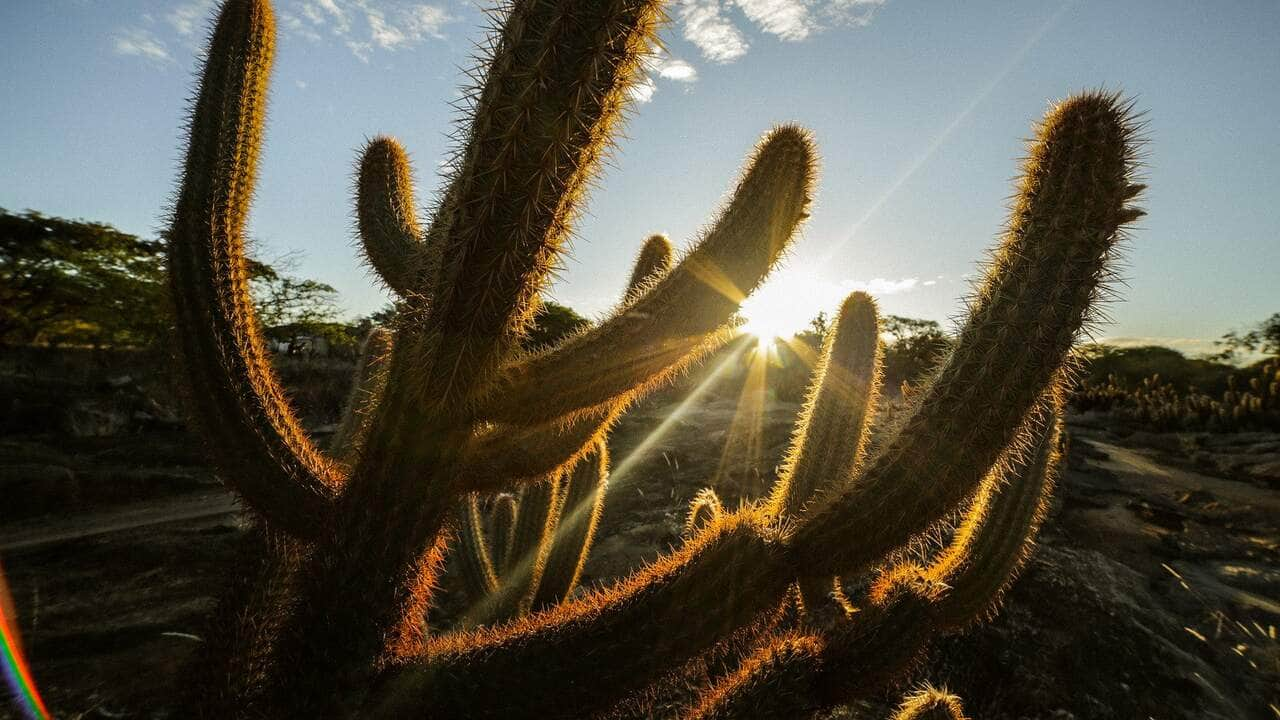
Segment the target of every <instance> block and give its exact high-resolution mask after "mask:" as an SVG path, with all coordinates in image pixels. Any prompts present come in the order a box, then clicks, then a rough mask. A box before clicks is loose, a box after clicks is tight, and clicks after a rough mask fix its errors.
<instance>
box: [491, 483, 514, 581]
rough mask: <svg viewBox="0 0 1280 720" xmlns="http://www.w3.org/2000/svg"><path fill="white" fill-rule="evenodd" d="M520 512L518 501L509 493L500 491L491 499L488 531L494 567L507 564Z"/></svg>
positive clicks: (502, 566)
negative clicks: (491, 505)
mask: <svg viewBox="0 0 1280 720" xmlns="http://www.w3.org/2000/svg"><path fill="white" fill-rule="evenodd" d="M519 514H520V503H519V501H518V500H517V499H516V496H515V495H512V494H511V493H500V494H498V496H497V497H495V498H494V499H493V509H492V510H491V511H490V512H489V531H490V533H491V537H492V542H491V543H490V545H489V547H490V549H491V550H492V560H493V567H494V568H504V567H506V566H507V558H509V557H511V552H512V546H513V545H514V544H515V530H516V520H517V519H518V518H519Z"/></svg>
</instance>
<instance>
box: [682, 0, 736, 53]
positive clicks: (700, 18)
mask: <svg viewBox="0 0 1280 720" xmlns="http://www.w3.org/2000/svg"><path fill="white" fill-rule="evenodd" d="M680 19H681V20H682V21H684V38H685V39H686V40H688V41H689V42H691V43H693V44H694V45H696V46H697V47H698V50H700V51H701V52H702V56H703V57H705V58H706V59H708V60H710V61H712V62H718V63H727V62H733V61H734V60H737V59H738V58H740V57H742V56H743V55H746V54H747V49H748V48H749V47H750V46H749V45H748V44H747V39H746V38H745V37H743V35H742V32H741V31H739V30H738V28H737V27H735V26H734V24H733V23H732V22H730V21H729V20H728V18H726V17H725V16H724V13H723V12H722V8H721V4H720V2H719V0H685V2H684V4H683V5H681V6H680Z"/></svg>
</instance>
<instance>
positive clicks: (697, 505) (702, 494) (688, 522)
mask: <svg viewBox="0 0 1280 720" xmlns="http://www.w3.org/2000/svg"><path fill="white" fill-rule="evenodd" d="M723 514H724V505H722V504H721V503H720V496H719V495H716V491H715V490H713V489H711V488H702V489H701V490H699V491H698V494H697V495H694V496H693V500H691V501H689V514H688V516H687V517H686V518H685V521H684V536H685V537H686V538H689V537H693V536H694V535H696V534H698V531H699V530H702V528H704V527H706V526H707V525H710V524H712V523H715V522H716V521H717V520H719V519H720V516H721V515H723Z"/></svg>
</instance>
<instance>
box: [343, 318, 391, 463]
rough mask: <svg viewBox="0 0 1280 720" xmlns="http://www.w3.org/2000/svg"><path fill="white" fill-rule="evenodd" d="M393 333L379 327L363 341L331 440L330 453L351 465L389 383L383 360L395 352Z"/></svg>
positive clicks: (370, 332)
mask: <svg viewBox="0 0 1280 720" xmlns="http://www.w3.org/2000/svg"><path fill="white" fill-rule="evenodd" d="M391 343H392V335H391V331H389V330H387V329H386V328H381V327H375V328H373V329H372V330H370V331H369V334H368V335H366V336H365V338H364V341H363V342H361V343H360V350H359V352H358V356H359V358H360V359H359V360H358V361H357V362H356V374H355V380H354V381H353V382H352V383H351V392H350V394H348V395H347V401H346V403H345V404H344V405H343V408H342V418H341V420H339V422H338V429H337V430H336V431H334V433H333V437H332V438H331V439H330V441H329V454H330V455H332V456H333V457H334V458H337V459H338V460H340V461H343V462H346V463H348V464H350V462H351V459H352V457H353V456H354V455H355V453H356V451H357V450H358V449H359V447H360V445H361V444H362V442H363V440H364V432H365V430H366V429H367V423H368V419H369V415H370V414H372V410H373V408H374V407H376V406H377V403H378V399H379V398H380V397H381V396H382V390H383V388H384V387H385V386H386V382H385V381H386V374H385V373H384V372H383V369H382V363H383V362H384V361H385V360H386V358H387V356H388V355H390V354H391Z"/></svg>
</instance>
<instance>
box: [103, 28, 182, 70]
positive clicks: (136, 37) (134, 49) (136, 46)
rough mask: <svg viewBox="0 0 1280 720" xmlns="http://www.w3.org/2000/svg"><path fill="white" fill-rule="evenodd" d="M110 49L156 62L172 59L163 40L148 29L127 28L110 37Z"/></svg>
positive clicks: (166, 61)
mask: <svg viewBox="0 0 1280 720" xmlns="http://www.w3.org/2000/svg"><path fill="white" fill-rule="evenodd" d="M111 42H112V45H111V49H112V51H114V52H115V53H116V54H117V55H132V56H135V57H140V58H145V59H147V60H151V61H153V62H157V63H168V62H171V61H172V60H173V58H172V57H171V56H170V55H169V49H168V48H167V47H165V44H164V42H162V41H161V40H160V38H158V37H156V36H155V35H154V34H152V33H151V32H150V31H148V30H143V29H142V28H127V29H124V30H120V31H119V32H117V33H116V34H115V35H113V36H112V37H111Z"/></svg>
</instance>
